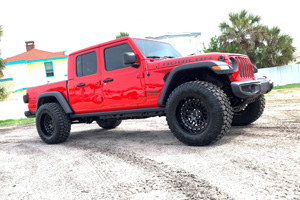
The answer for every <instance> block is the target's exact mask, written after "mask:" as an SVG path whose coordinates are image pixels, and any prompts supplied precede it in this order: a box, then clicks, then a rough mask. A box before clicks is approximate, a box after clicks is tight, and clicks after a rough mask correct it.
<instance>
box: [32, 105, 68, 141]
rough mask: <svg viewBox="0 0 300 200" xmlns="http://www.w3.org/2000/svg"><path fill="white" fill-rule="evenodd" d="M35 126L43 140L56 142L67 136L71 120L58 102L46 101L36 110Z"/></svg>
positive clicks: (63, 139)
mask: <svg viewBox="0 0 300 200" xmlns="http://www.w3.org/2000/svg"><path fill="white" fill-rule="evenodd" d="M36 128H37V131H38V133H39V136H40V138H41V139H42V140H43V141H44V142H46V143H47V144H57V143H61V142H64V141H65V140H66V139H67V138H68V137H69V135H70V131H71V121H70V118H69V117H68V115H67V114H66V113H65V112H64V110H63V109H62V107H61V106H60V105H59V104H57V103H47V104H43V105H42V106H41V107H40V108H39V109H38V111H37V115H36Z"/></svg>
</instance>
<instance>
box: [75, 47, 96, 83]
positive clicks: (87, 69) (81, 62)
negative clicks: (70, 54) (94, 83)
mask: <svg viewBox="0 0 300 200" xmlns="http://www.w3.org/2000/svg"><path fill="white" fill-rule="evenodd" d="M96 73H97V54H96V51H92V52H90V53H86V54H82V55H79V56H77V57H76V75H77V77H81V76H88V75H92V74H96Z"/></svg>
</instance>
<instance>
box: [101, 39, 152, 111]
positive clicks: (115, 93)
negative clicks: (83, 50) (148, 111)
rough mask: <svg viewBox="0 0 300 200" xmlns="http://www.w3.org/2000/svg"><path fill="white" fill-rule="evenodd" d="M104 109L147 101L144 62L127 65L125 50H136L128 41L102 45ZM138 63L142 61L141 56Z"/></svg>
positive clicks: (123, 107)
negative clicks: (137, 64)
mask: <svg viewBox="0 0 300 200" xmlns="http://www.w3.org/2000/svg"><path fill="white" fill-rule="evenodd" d="M100 49H101V57H103V58H104V59H103V60H101V62H102V65H103V67H102V81H103V82H102V83H103V97H104V107H103V109H104V110H119V109H122V110H126V109H130V108H136V106H137V105H138V104H141V103H144V102H145V101H146V95H145V82H144V75H143V72H144V70H143V68H144V66H142V64H141V65H140V66H138V67H133V66H131V65H125V64H124V62H123V53H124V52H134V51H133V50H132V47H131V46H130V45H129V44H128V43H127V42H124V41H123V42H119V43H114V44H113V45H106V46H104V47H101V48H100ZM137 63H141V62H140V60H139V58H138V61H137Z"/></svg>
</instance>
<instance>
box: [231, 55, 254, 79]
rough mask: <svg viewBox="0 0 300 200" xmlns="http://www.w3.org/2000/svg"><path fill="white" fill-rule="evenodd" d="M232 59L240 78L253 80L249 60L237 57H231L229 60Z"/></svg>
mask: <svg viewBox="0 0 300 200" xmlns="http://www.w3.org/2000/svg"><path fill="white" fill-rule="evenodd" d="M232 58H233V59H234V60H235V61H236V64H237V68H238V70H239V72H240V77H241V78H253V77H254V71H253V66H252V64H251V61H250V59H249V58H245V57H239V56H234V57H231V59H232ZM235 70H237V69H235Z"/></svg>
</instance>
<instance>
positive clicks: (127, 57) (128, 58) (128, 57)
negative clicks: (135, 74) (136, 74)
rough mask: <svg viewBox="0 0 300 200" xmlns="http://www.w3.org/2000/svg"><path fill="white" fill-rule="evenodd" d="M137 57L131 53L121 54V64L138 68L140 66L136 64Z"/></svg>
mask: <svg viewBox="0 0 300 200" xmlns="http://www.w3.org/2000/svg"><path fill="white" fill-rule="evenodd" d="M136 61H137V57H136V55H135V54H134V53H133V52H125V53H123V62H124V64H125V65H131V66H132V67H139V66H140V64H139V63H136Z"/></svg>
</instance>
